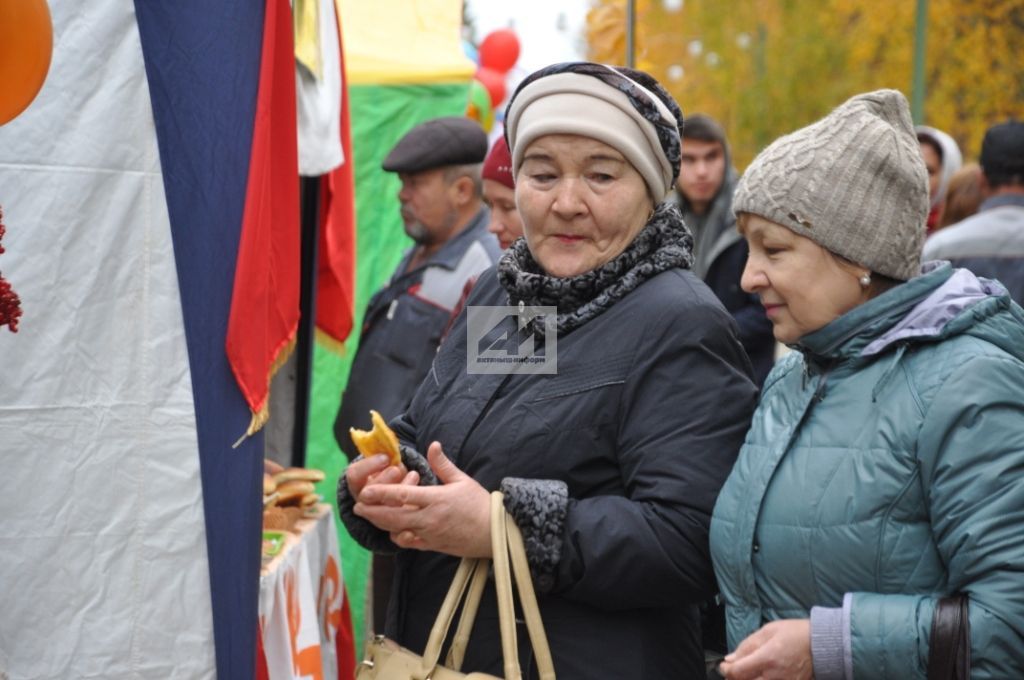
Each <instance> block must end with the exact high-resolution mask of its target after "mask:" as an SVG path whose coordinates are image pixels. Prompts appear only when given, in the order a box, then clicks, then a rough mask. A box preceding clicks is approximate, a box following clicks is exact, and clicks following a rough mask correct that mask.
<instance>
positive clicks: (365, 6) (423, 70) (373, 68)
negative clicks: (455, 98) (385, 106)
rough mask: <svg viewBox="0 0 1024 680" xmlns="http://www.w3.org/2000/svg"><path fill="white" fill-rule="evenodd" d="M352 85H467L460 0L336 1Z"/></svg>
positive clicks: (470, 74)
mask: <svg viewBox="0 0 1024 680" xmlns="http://www.w3.org/2000/svg"><path fill="white" fill-rule="evenodd" d="M337 3H338V10H339V12H340V14H341V28H342V31H343V32H344V36H343V38H344V45H345V71H346V72H347V74H348V79H349V81H348V82H349V84H350V85H369V84H375V85H388V84H400V83H401V84H414V83H438V82H459V81H468V80H469V79H470V78H472V77H473V72H474V70H475V68H476V67H475V65H474V64H473V62H472V61H470V60H469V59H467V58H466V56H465V54H463V52H462V42H461V37H460V34H461V27H462V0H337Z"/></svg>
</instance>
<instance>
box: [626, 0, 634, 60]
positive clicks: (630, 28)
mask: <svg viewBox="0 0 1024 680" xmlns="http://www.w3.org/2000/svg"><path fill="white" fill-rule="evenodd" d="M626 66H628V67H629V68H635V66H636V0H626Z"/></svg>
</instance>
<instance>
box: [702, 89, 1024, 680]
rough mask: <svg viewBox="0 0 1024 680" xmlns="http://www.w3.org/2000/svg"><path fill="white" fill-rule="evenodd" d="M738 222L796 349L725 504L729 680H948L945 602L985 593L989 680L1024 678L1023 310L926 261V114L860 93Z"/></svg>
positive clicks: (767, 400) (984, 284) (788, 145)
mask: <svg viewBox="0 0 1024 680" xmlns="http://www.w3.org/2000/svg"><path fill="white" fill-rule="evenodd" d="M733 205H734V208H735V210H736V212H737V215H738V217H739V227H740V230H741V231H742V233H743V235H744V237H745V238H746V240H747V242H748V243H749V244H750V258H749V260H748V263H747V266H746V269H745V271H744V273H743V286H744V288H745V289H746V290H749V291H752V292H755V293H757V294H758V295H759V296H760V298H761V301H762V303H763V304H764V306H765V308H766V310H767V313H768V316H769V318H770V319H771V320H772V323H773V325H774V332H775V337H776V338H778V339H779V340H780V341H781V342H784V343H786V344H788V345H790V346H792V347H793V348H794V349H795V350H796V351H794V352H791V353H790V354H789V355H787V356H786V357H785V358H784V359H782V360H781V361H780V362H779V364H778V365H777V366H776V367H775V369H774V370H773V371H772V373H771V375H769V377H768V380H767V381H766V384H765V387H764V390H763V393H762V395H761V399H760V403H759V405H758V409H757V412H756V413H755V415H754V420H753V424H752V425H751V429H750V431H749V432H748V434H747V437H746V441H745V442H744V445H743V448H742V450H741V452H740V456H739V459H738V460H737V463H736V466H735V467H734V469H733V471H732V473H731V475H730V477H729V479H728V481H727V482H726V484H725V486H724V487H723V489H722V493H721V495H720V496H719V498H718V501H717V503H716V505H715V511H714V517H713V520H712V526H711V549H712V557H713V559H714V564H715V572H716V575H717V577H718V582H719V585H720V586H721V591H722V596H723V598H724V600H725V605H726V622H727V627H728V638H729V647H730V649H731V650H732V651H731V653H730V654H728V655H727V656H726V657H725V661H724V662H723V664H722V665H721V672H722V674H723V675H724V676H725V677H726V678H729V679H730V680H732V679H739V680H743V679H746V678H791V679H797V680H799V679H803V678H811V677H814V678H816V679H817V680H832V679H836V680H838V679H846V680H850V679H852V678H880V679H883V680H884V679H892V680H896V679H899V680H906V679H912V678H922V679H923V678H925V677H934V676H931V675H928V670H927V669H928V666H929V661H930V659H931V655H932V654H935V659H934V661H937V660H938V659H939V658H941V657H940V656H939V655H941V654H942V653H943V652H945V651H948V650H949V649H954V648H956V645H955V644H954V643H953V641H951V640H944V639H943V638H942V637H941V628H940V630H939V634H940V637H937V638H936V640H937V644H936V645H935V647H934V648H932V644H931V636H932V628H933V618H934V616H935V612H936V608H937V603H938V602H939V601H940V598H945V597H948V596H952V595H954V594H966V595H967V597H968V609H969V617H968V618H969V624H970V626H969V629H970V632H969V635H970V644H969V647H970V677H972V678H976V679H977V678H1020V677H1024V587H1021V586H1022V583H1024V581H1022V573H1024V532H1022V531H1021V526H1024V475H1022V474H1021V471H1022V470H1024V389H1022V386H1024V310H1022V309H1021V308H1020V307H1019V306H1018V305H1017V304H1016V303H1014V302H1013V301H1012V300H1011V298H1010V296H1009V295H1008V294H1007V291H1006V289H1005V288H1004V287H1003V286H1002V285H1001V284H999V283H998V282H996V281H993V280H987V279H983V278H979V277H977V276H975V275H974V274H972V273H971V272H970V271H968V270H966V269H954V268H952V267H951V266H950V264H949V263H948V262H930V263H926V264H925V265H923V266H922V265H921V261H920V253H921V242H922V239H923V238H924V230H923V229H922V228H921V225H922V224H923V222H924V218H925V215H926V214H927V212H928V188H927V175H926V173H925V168H924V165H923V163H922V159H921V157H920V154H919V153H918V149H917V140H916V139H915V136H914V130H913V127H912V123H911V118H910V112H909V107H908V105H907V102H906V100H905V98H904V97H903V95H901V94H900V93H898V92H896V91H892V90H881V91H878V92H872V93H867V94H863V95H858V96H856V97H853V98H852V99H850V100H849V101H847V102H846V103H844V104H843V105H842V106H840V107H839V108H837V109H836V110H835V111H833V112H832V113H831V114H829V115H828V116H827V117H825V118H823V119H822V120H820V121H818V122H817V123H815V124H813V125H811V126H809V127H806V128H803V129H801V130H798V131H797V132H795V133H793V134H791V135H788V136H785V137H782V138H781V139H779V140H777V141H776V142H774V143H773V144H772V145H770V146H769V147H768V148H767V149H766V150H765V151H764V152H762V153H761V154H760V155H759V156H758V157H757V158H756V159H755V160H754V162H753V163H752V164H751V166H750V167H749V168H748V170H747V171H746V173H745V174H744V175H743V177H742V178H741V179H740V183H739V186H738V188H737V191H736V197H735V200H734V204H733ZM950 677H952V676H950ZM958 677H959V676H958Z"/></svg>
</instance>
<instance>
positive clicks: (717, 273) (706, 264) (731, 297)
mask: <svg viewBox="0 0 1024 680" xmlns="http://www.w3.org/2000/svg"><path fill="white" fill-rule="evenodd" d="M737 179H738V175H737V174H736V168H734V167H733V165H732V155H731V153H730V151H729V142H728V141H727V140H726V138H725V131H724V130H723V129H722V126H721V125H719V124H718V122H717V121H716V120H714V119H713V118H711V117H710V116H706V115H704V114H700V113H697V114H694V115H692V116H689V117H688V118H687V119H686V124H685V125H684V126H683V151H682V161H681V163H680V166H679V180H678V181H677V182H676V187H675V191H674V192H673V193H672V197H671V198H670V199H669V200H672V201H674V202H675V203H676V204H677V205H678V206H679V210H680V211H681V212H682V213H683V221H684V222H686V226H687V227H689V228H690V230H691V231H692V232H693V238H694V254H693V273H694V274H696V275H697V276H699V277H701V278H702V279H703V280H704V283H706V284H708V287H709V288H710V289H711V290H712V291H714V293H715V295H717V296H718V299H719V300H721V301H722V304H723V305H725V308H726V309H728V310H729V313H730V314H732V316H733V318H734V319H736V325H737V326H738V327H739V331H740V341H741V342H742V343H743V349H745V350H746V351H747V355H748V356H750V363H751V364H752V365H753V367H754V380H755V382H757V384H758V385H759V386H760V385H761V384H762V383H764V379H765V378H766V377H767V376H768V371H770V370H772V365H773V364H774V363H775V338H774V337H772V324H771V322H770V321H769V320H768V318H767V317H766V316H765V314H764V307H762V306H761V303H759V302H758V300H757V296H756V295H751V294H750V293H748V292H746V291H745V290H743V289H742V288H740V275H741V274H742V273H743V265H744V264H746V262H747V243H746V241H744V240H743V237H742V236H740V234H739V232H738V231H736V215H735V214H733V211H732V195H733V192H734V191H735V190H736V180H737Z"/></svg>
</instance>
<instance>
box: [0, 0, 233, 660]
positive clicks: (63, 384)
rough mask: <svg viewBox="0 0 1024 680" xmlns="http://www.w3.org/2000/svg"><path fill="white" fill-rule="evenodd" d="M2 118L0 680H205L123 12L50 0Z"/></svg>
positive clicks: (151, 160) (166, 332)
mask: <svg viewBox="0 0 1024 680" xmlns="http://www.w3.org/2000/svg"><path fill="white" fill-rule="evenodd" d="M50 8H51V11H52V13H53V19H54V52H53V61H52V64H51V67H50V72H49V75H48V77H47V81H46V83H45V85H44V87H43V89H42V91H41V92H40V94H39V96H38V98H37V99H36V101H35V102H34V103H33V104H32V105H31V106H30V107H29V108H28V110H26V111H25V112H24V113H23V114H22V115H21V116H20V117H19V118H17V119H16V120H14V121H13V122H11V123H8V124H7V125H4V126H3V127H0V206H2V207H3V210H4V223H5V225H6V226H7V235H6V237H5V239H4V246H5V247H6V249H7V253H6V254H4V255H0V271H3V272H4V275H5V277H6V278H7V279H8V280H9V281H11V283H12V285H13V286H14V288H15V290H16V291H17V293H18V294H19V295H20V297H21V300H22V307H23V309H24V316H23V317H22V319H21V327H20V330H19V332H18V333H16V334H14V333H9V332H8V331H7V329H6V328H0V469H2V471H3V476H4V485H3V487H4V490H3V493H2V494H0V517H2V518H3V520H2V522H0V678H3V677H6V678H9V679H10V680H16V679H17V680H21V679H26V680H27V679H35V678H62V679H64V678H105V679H106V680H118V679H121V678H126V679H127V678H189V679H195V678H212V677H214V676H215V659H214V646H213V622H212V614H211V606H210V585H209V572H208V565H207V557H206V534H205V529H204V518H203V505H202V492H201V485H200V476H199V452H198V443H197V439H196V426H195V413H194V406H193V399H192V384H191V377H190V373H189V365H188V355H187V352H186V345H185V332H184V327H183V324H182V313H181V302H180V297H179V291H178V283H177V274H176V270H175V265H174V251H173V248H172V244H171V231H170V222H169V219H168V213H167V206H166V202H165V198H164V187H163V179H162V176H161V171H160V158H159V153H158V150H157V142H156V132H155V128H154V123H153V114H152V111H151V107H150V97H149V90H148V86H147V82H146V73H145V68H144V64H143V58H142V50H141V46H140V42H139V33H138V29H137V26H136V21H135V14H134V6H133V3H131V2H127V1H124V2H68V1H66V0H64V1H61V0H53V1H51V2H50Z"/></svg>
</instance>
